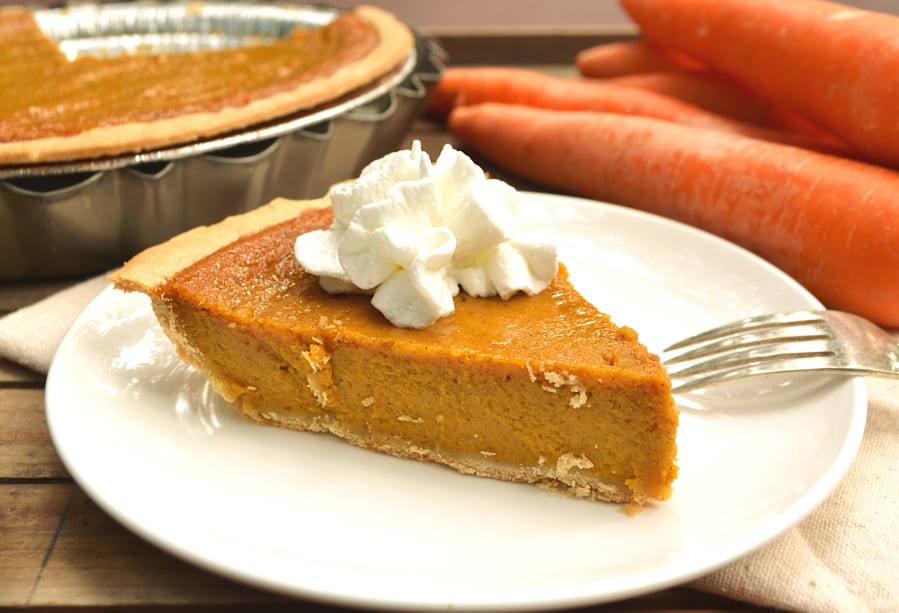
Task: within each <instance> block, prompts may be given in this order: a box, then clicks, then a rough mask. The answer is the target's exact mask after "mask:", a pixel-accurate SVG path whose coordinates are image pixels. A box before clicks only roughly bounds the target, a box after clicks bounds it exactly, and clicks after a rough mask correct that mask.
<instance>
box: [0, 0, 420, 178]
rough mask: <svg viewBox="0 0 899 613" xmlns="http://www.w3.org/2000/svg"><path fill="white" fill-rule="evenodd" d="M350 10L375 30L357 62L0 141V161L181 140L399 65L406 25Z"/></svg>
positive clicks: (295, 105)
mask: <svg viewBox="0 0 899 613" xmlns="http://www.w3.org/2000/svg"><path fill="white" fill-rule="evenodd" d="M354 11H355V12H356V13H357V14H358V15H359V16H360V17H361V18H362V19H363V20H364V21H367V22H368V23H370V24H372V25H373V26H374V27H375V28H376V29H377V31H378V33H379V43H378V45H377V46H376V47H375V48H374V49H373V50H372V51H370V52H369V53H367V54H366V55H365V56H364V57H362V58H360V59H359V60H357V61H355V62H352V63H349V64H346V65H344V66H341V67H339V68H338V69H337V70H336V71H334V72H332V73H330V74H327V75H324V76H322V77H319V78H316V79H314V80H312V81H309V82H306V83H303V84H302V85H300V86H299V87H297V88H295V89H293V90H290V91H286V92H282V93H279V94H276V95H273V96H269V97H265V98H259V99H255V100H253V101H251V102H249V103H248V104H246V105H244V106H241V107H229V108H224V109H221V110H218V111H214V112H203V113H191V114H186V115H182V116H180V117H174V118H170V119H162V120H158V121H152V122H134V123H124V124H119V125H115V126H109V127H98V128H93V129H90V130H87V131H85V132H82V133H80V134H77V135H74V136H68V137H50V138H41V139H33V140H27V141H17V142H9V143H0V164H29V163H36V162H53V161H62V160H77V159H90V158H95V157H100V156H108V155H114V154H117V153H124V152H130V151H135V152H136V151H140V150H148V149H156V148H160V147H165V146H171V145H174V144H178V143H187V142H191V141H193V140H196V139H199V138H204V137H209V136H212V135H215V134H222V133H226V132H229V131H232V130H237V129H240V128H244V127H246V126H250V125H253V124H256V123H260V122H263V121H266V120H270V119H273V118H276V117H280V116H283V115H287V114H290V113H294V112H297V111H301V110H304V109H309V108H312V107H314V106H316V105H319V104H323V103H325V102H328V101H330V100H334V99H336V98H339V97H340V96H342V95H344V94H347V93H349V92H351V91H353V90H355V89H358V88H360V87H363V86H365V85H367V84H369V83H372V82H374V81H375V80H377V79H378V78H379V77H381V76H384V75H386V74H387V73H388V72H390V70H392V69H393V68H395V67H397V66H399V65H400V64H401V63H402V62H403V61H404V60H405V59H406V58H408V56H409V53H410V52H411V50H412V48H413V45H414V42H415V41H414V36H413V35H412V32H411V31H410V30H409V28H408V27H406V25H405V24H403V23H402V22H400V21H399V20H397V19H396V18H395V17H394V16H393V15H391V14H390V13H388V12H386V11H383V10H381V9H378V8H375V7H371V6H360V7H357V8H356V9H354Z"/></svg>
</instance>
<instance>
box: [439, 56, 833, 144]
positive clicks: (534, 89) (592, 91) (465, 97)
mask: <svg viewBox="0 0 899 613" xmlns="http://www.w3.org/2000/svg"><path fill="white" fill-rule="evenodd" d="M481 102H504V103H510V104H521V105H525V106H533V107H539V108H548V109H559V110H587V111H601V112H605V113H621V114H626V115H642V116H646V117H654V118H657V119H664V120H667V121H674V122H677V123H682V124H685V125H690V126H697V127H703V128H711V129H716V130H722V131H725V132H732V133H736V134H744V135H746V136H751V137H753V138H761V139H765V140H771V141H775V142H783V143H789V144H793V145H797V146H801V147H807V148H810V149H815V150H818V151H826V152H828V153H835V154H839V155H847V156H848V155H850V153H849V151H848V149H847V148H846V147H845V145H844V144H842V143H840V142H839V141H836V139H832V138H825V137H818V136H807V135H805V134H798V133H791V132H785V131H781V130H770V129H766V128H762V127H759V126H755V125H752V124H748V123H745V122H741V121H737V120H734V119H730V118H728V117H722V116H720V115H716V114H714V113H710V112H708V111H704V110H702V109H700V108H698V107H695V106H693V105H691V104H687V103H686V102H682V101H680V100H677V99H674V98H670V97H668V96H663V95H660V94H656V93H653V92H649V91H641V90H639V89H634V88H627V87H616V86H614V85H607V84H605V83H602V82H601V81H598V80H593V79H566V78H561V77H555V76H552V75H549V74H546V73H542V72H538V71H535V70H528V69H523V68H508V67H499V66H477V67H454V68H448V69H447V70H446V71H445V72H444V73H443V76H442V77H441V79H440V81H438V83H437V84H436V86H435V87H434V89H433V90H432V92H431V95H430V98H429V100H428V107H427V109H426V113H427V115H428V116H430V117H432V118H435V119H442V118H444V117H445V116H446V115H447V114H448V113H449V111H450V110H451V109H452V108H453V107H455V106H460V105H469V104H478V103H481Z"/></svg>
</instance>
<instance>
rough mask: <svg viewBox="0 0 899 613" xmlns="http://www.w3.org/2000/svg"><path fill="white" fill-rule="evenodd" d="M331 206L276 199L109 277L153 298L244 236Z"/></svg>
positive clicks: (140, 257)
mask: <svg viewBox="0 0 899 613" xmlns="http://www.w3.org/2000/svg"><path fill="white" fill-rule="evenodd" d="M330 206H331V201H330V199H329V198H328V197H327V196H325V197H322V198H318V199H314V200H290V199H287V198H276V199H275V200H272V201H271V202H269V203H268V204H265V205H263V206H261V207H258V208H255V209H252V210H251V211H249V212H246V213H242V214H239V215H233V216H231V217H227V218H225V219H224V220H222V221H220V222H218V223H216V224H214V225H210V226H198V227H196V228H193V229H191V230H188V231H187V232H184V233H182V234H179V235H177V236H175V237H173V238H170V239H169V240H167V241H165V242H163V243H160V244H158V245H154V246H153V247H150V248H148V249H146V250H144V251H142V252H140V253H139V254H137V255H136V256H134V257H133V258H131V259H130V260H129V261H128V262H127V263H126V264H125V265H124V266H123V267H122V268H120V269H119V270H116V271H114V272H112V273H110V275H109V280H110V281H112V282H113V283H114V284H115V286H116V287H118V288H119V289H122V290H125V291H136V292H143V293H147V294H153V292H154V289H156V288H158V287H160V286H162V285H164V284H165V283H166V282H167V281H168V280H169V279H171V278H172V277H174V276H175V275H176V274H177V273H178V272H180V271H182V270H184V269H185V268H187V267H189V266H191V265H193V264H195V263H197V262H199V261H200V260H202V259H203V258H205V257H206V256H208V255H211V254H213V253H215V252H216V251H218V250H219V249H222V248H224V247H227V246H228V245H230V244H231V243H233V242H235V241H237V240H239V239H240V238H242V237H244V236H250V235H252V234H255V233H257V232H261V231H262V230H264V229H266V228H268V227H271V226H274V225H277V224H279V223H282V222H285V221H288V220H289V219H293V218H294V217H297V216H298V215H300V214H301V213H302V212H303V211H305V210H307V209H319V208H326V207H330Z"/></svg>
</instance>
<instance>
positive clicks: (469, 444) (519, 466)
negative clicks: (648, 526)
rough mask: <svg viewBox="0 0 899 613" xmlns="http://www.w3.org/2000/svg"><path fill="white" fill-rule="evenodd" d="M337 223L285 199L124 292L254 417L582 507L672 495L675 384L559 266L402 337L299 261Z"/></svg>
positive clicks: (131, 266)
mask: <svg viewBox="0 0 899 613" xmlns="http://www.w3.org/2000/svg"><path fill="white" fill-rule="evenodd" d="M331 221H332V211H331V208H330V205H329V201H328V199H327V198H324V199H320V200H311V201H292V200H285V199H279V200H275V201H274V202H272V203H270V204H268V205H266V206H263V207H261V208H259V209H256V210H253V211H251V212H249V213H245V214H243V215H240V216H236V217H232V218H229V219H226V220H225V221H222V222H220V223H219V224H216V225H213V226H209V227H201V228H197V229H193V230H190V231H188V232H186V233H185V234H182V235H180V236H177V237H175V238H173V239H171V240H170V241H168V242H166V243H163V244H161V245H158V246H155V247H152V248H150V249H148V250H146V251H144V252H143V253H141V254H139V255H137V256H136V257H135V258H133V259H132V260H131V261H130V262H128V263H127V264H126V266H125V267H124V268H122V269H121V270H119V271H117V272H116V273H115V274H114V275H113V276H112V280H113V281H114V283H115V285H116V286H117V287H118V288H120V289H123V290H127V291H140V292H144V293H146V294H148V295H149V296H150V298H151V299H152V304H153V308H154V311H155V313H156V316H157V317H158V319H159V321H160V323H161V325H162V327H163V328H164V330H165V331H166V333H167V334H168V336H169V338H170V339H171V340H172V341H173V342H174V344H175V346H176V347H177V349H178V351H179V354H180V355H181V356H182V357H183V359H184V360H186V361H187V362H188V363H190V364H192V365H193V366H195V367H196V368H198V369H199V370H200V371H202V372H203V373H205V375H206V376H207V377H208V378H209V380H210V381H211V382H212V385H213V386H214V388H215V390H216V391H217V392H218V393H219V394H221V395H222V396H223V397H224V398H225V399H227V400H228V401H229V402H231V403H233V405H234V407H236V408H237V409H238V410H239V411H240V412H241V413H243V414H244V415H245V416H247V417H249V418H250V419H253V420H256V421H258V422H262V423H264V424H270V425H275V426H281V427H285V428H292V429H296V430H305V431H314V432H328V433H331V434H334V435H337V436H339V437H342V438H344V439H346V440H347V441H349V442H350V443H353V444H355V445H359V446H362V447H367V448H370V449H374V450H377V451H381V452H386V453H389V454H393V455H395V456H400V457H405V458H413V459H416V460H423V461H433V462H439V463H442V464H446V465H448V466H451V467H453V468H455V469H457V470H459V471H461V472H463V473H470V474H475V475H481V476H485V477H492V478H497V479H504V480H510V481H519V482H528V483H537V484H544V485H548V486H554V487H558V488H561V489H563V490H565V491H567V492H569V493H571V494H574V495H576V496H578V497H583V498H589V499H595V500H606V501H616V502H635V503H639V504H642V503H645V502H647V501H651V500H664V499H667V498H668V497H669V496H670V495H671V484H672V481H673V480H674V478H675V476H676V472H677V469H676V466H675V464H674V460H675V454H676V449H675V434H676V429H677V422H678V414H677V411H676V409H675V407H674V404H673V400H672V396H671V391H670V381H669V379H668V377H667V375H666V373H665V370H664V369H663V367H662V366H661V365H660V363H659V360H658V358H657V357H656V356H655V355H653V354H651V353H649V352H648V351H647V349H646V348H645V347H644V346H643V345H641V344H640V343H639V342H638V339H637V335H636V333H635V332H634V331H633V330H631V329H630V328H627V327H618V326H617V325H615V324H613V323H612V322H611V321H610V319H609V317H608V316H607V315H605V314H603V313H600V312H599V311H597V309H596V308H594V307H593V306H592V305H591V304H590V303H589V302H587V301H586V300H585V299H584V298H583V297H582V296H581V295H579V294H578V292H577V291H576V290H575V289H574V287H573V286H572V285H571V283H570V282H569V281H568V279H567V275H566V273H565V270H564V267H561V269H560V272H559V274H558V275H557V276H556V278H555V279H554V280H553V281H552V283H551V284H550V286H549V288H548V289H547V290H546V291H543V292H542V293H540V294H537V295H535V296H525V295H518V296H515V297H512V298H510V299H508V300H501V299H500V298H472V297H469V296H466V295H464V294H460V295H459V296H458V297H457V298H456V309H455V312H454V313H453V314H451V315H449V316H448V317H445V318H442V319H439V320H438V321H437V322H436V323H434V324H433V325H431V326H430V327H427V328H424V329H408V328H398V327H395V326H393V325H391V324H390V323H388V322H387V320H386V319H385V318H384V317H383V316H382V315H381V314H380V313H379V312H377V311H376V310H375V309H374V308H372V306H371V305H370V304H369V297H368V296H363V295H359V294H347V295H329V294H326V293H325V292H324V291H323V290H322V289H321V287H320V285H319V283H318V280H317V278H316V277H313V276H312V275H310V274H308V273H306V272H305V271H304V270H302V269H301V268H300V266H299V264H297V262H296V259H295V257H294V254H293V246H294V242H295V239H296V237H297V236H298V235H299V234H300V233H303V232H307V231H310V230H313V229H323V228H327V227H328V226H329V225H330V224H331ZM296 444H297V445H302V444H303V441H302V438H298V439H297V443H296Z"/></svg>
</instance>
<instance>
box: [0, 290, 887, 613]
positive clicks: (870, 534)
mask: <svg viewBox="0 0 899 613" xmlns="http://www.w3.org/2000/svg"><path fill="white" fill-rule="evenodd" d="M107 285H108V282H107V281H106V279H105V275H104V276H100V277H95V278H92V279H88V280H87V281H84V282H82V283H79V284H77V285H75V286H72V287H70V288H68V289H66V290H63V291H61V292H59V293H57V294H55V295H53V296H50V297H48V298H45V299H43V300H41V301H40V302H37V303H35V304H33V305H31V306H28V307H25V308H23V309H20V310H19V311H15V312H13V313H10V314H9V315H7V316H5V317H3V318H2V319H0V357H6V358H8V359H11V360H13V361H15V362H18V363H20V364H22V365H24V366H27V367H29V368H31V369H33V370H36V371H38V372H46V371H47V369H48V368H49V366H50V362H51V361H52V359H53V355H54V353H55V351H56V348H57V347H58V346H59V343H60V341H61V340H62V337H63V335H64V334H65V332H66V330H67V328H68V327H70V325H71V323H72V322H73V321H74V319H75V317H76V316H77V315H78V314H79V313H80V312H81V310H82V309H83V308H84V307H85V306H87V304H88V303H89V302H90V301H91V300H92V299H93V298H94V297H95V296H96V295H97V294H98V293H99V292H100V291H101V290H102V289H103V288H105V287H106V286H107ZM896 340H897V342H899V334H896ZM866 383H867V387H868V393H869V406H868V422H867V426H866V430H865V435H864V439H863V441H862V444H861V449H860V450H859V453H858V456H857V457H856V460H855V462H854V463H853V465H852V466H851V468H850V469H849V472H848V474H847V476H846V478H845V479H843V481H842V482H841V484H840V485H839V486H838V487H837V488H836V490H835V491H834V492H833V494H832V495H831V496H830V497H829V498H828V499H827V500H826V501H825V502H824V503H823V504H822V505H821V506H820V507H819V508H818V509H817V510H816V511H814V512H813V513H812V514H811V515H810V516H809V517H808V518H806V519H805V520H804V521H803V522H801V523H800V524H799V525H798V526H796V527H795V528H793V529H792V530H790V531H788V532H787V533H785V534H783V535H782V536H781V537H779V538H778V539H776V540H775V541H773V542H771V543H769V544H768V545H766V546H765V547H763V548H762V549H760V550H758V551H756V552H755V553H752V554H750V555H748V556H746V557H744V558H742V559H740V560H737V561H736V562H734V563H732V564H730V565H728V566H726V567H724V568H722V569H720V570H718V571H715V572H712V573H711V574H709V575H707V576H705V577H703V578H701V579H698V580H696V581H694V582H692V583H691V584H690V586H691V587H694V588H696V589H699V590H704V591H708V592H713V593H717V594H722V595H725V596H728V597H731V598H734V599H738V600H743V601H747V602H751V603H754V604H758V605H762V606H767V607H775V608H779V609H784V610H792V611H814V612H816V613H817V612H821V613H826V612H830V611H833V612H840V613H844V612H848V611H852V612H853V613H886V612H888V611H889V612H892V611H899V529H897V528H899V522H897V509H899V381H895V380H883V379H868V380H867V382H866Z"/></svg>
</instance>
